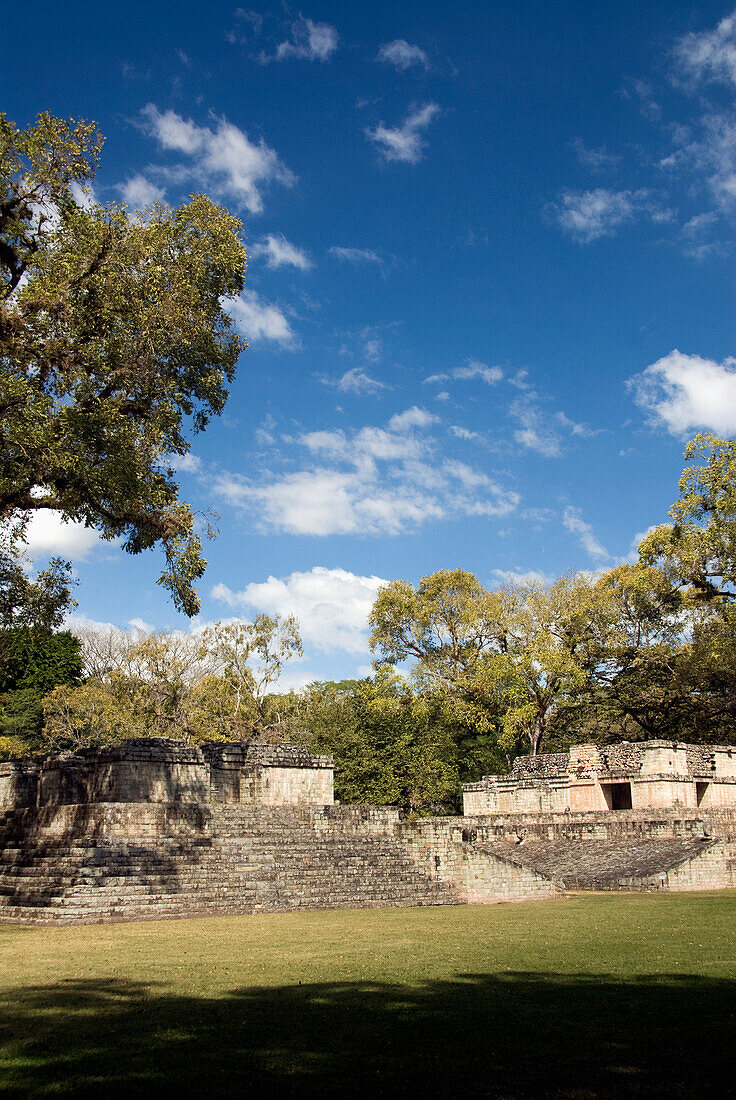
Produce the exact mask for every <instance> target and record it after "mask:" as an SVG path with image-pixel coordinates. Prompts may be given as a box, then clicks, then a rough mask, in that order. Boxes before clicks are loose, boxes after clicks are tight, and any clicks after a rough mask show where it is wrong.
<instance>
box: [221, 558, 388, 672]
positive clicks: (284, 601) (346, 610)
mask: <svg viewBox="0 0 736 1100" xmlns="http://www.w3.org/2000/svg"><path fill="white" fill-rule="evenodd" d="M385 583H386V582H385V581H384V580H383V578H382V577H376V576H371V577H364V576H360V575H358V574H355V573H350V572H348V571H347V570H345V569H326V568H325V567H324V566H320V565H317V566H315V567H314V568H313V569H310V570H309V572H304V573H291V574H290V575H289V576H288V577H284V578H279V577H273V576H270V577H269V578H268V580H267V581H263V582H261V583H253V584H249V585H247V586H246V587H245V588H244V589H242V591H240V592H233V591H231V590H230V589H229V588H228V587H227V586H226V585H224V584H218V585H216V586H215V587H214V588H213V590H212V596H213V598H214V599H217V600H220V601H222V602H223V603H225V604H226V605H227V606H228V607H231V608H239V607H249V608H255V609H256V611H259V612H264V613H266V614H268V615H282V616H283V615H296V617H297V619H298V620H299V626H300V631H301V635H302V639H303V641H304V643H305V645H309V646H313V647H314V648H315V649H319V650H322V651H329V650H334V649H338V650H342V651H343V652H346V653H367V652H368V615H369V614H370V611H371V608H372V607H373V604H374V602H375V600H376V596H377V594H378V589H379V588H380V587H381V585H383V584H385Z"/></svg>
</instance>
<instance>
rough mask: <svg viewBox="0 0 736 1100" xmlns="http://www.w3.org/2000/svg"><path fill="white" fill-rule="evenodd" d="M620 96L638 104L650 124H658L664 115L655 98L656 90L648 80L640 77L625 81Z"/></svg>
mask: <svg viewBox="0 0 736 1100" xmlns="http://www.w3.org/2000/svg"><path fill="white" fill-rule="evenodd" d="M619 95H621V96H622V97H623V98H624V99H628V100H629V101H632V102H634V103H637V104H638V106H639V111H640V112H641V114H642V115H643V116H644V118H647V119H649V121H650V122H656V121H657V119H659V118H660V117H661V115H662V108H661V106H660V105H659V103H657V101H656V99H655V98H654V88H652V86H651V84H650V83H649V81H648V80H642V79H641V78H638V77H637V78H633V79H632V78H629V79H627V80H625V81H624V84H623V87H622V88H621V89H620V91H619Z"/></svg>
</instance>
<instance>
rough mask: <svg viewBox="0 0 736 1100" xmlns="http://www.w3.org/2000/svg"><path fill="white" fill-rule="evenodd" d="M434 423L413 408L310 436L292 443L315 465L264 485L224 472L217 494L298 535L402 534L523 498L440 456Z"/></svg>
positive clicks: (506, 507) (504, 508)
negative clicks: (355, 427)
mask: <svg viewBox="0 0 736 1100" xmlns="http://www.w3.org/2000/svg"><path fill="white" fill-rule="evenodd" d="M436 420H437V418H436V417H434V416H433V415H432V414H431V413H428V412H426V411H425V410H424V409H418V408H416V407H414V408H411V409H407V410H406V411H405V412H404V413H399V414H397V415H396V416H395V417H392V419H391V420H390V421H389V424H388V426H387V427H386V428H380V427H374V426H366V427H363V428H361V429H360V430H359V431H355V432H352V433H347V432H345V431H342V430H339V429H338V430H332V431H314V432H307V433H305V434H304V435H302V436H301V437H299V438H298V439H297V440H289V441H288V442H290V443H292V444H296V445H298V446H301V447H303V448H304V449H305V450H306V451H307V452H308V454H309V455H310V456H311V458H312V460H313V462H314V463H315V464H314V465H312V464H309V465H307V466H306V467H305V468H302V469H300V470H297V471H295V472H293V471H292V472H289V473H287V474H283V475H281V476H273V475H271V476H270V478H260V479H258V480H256V479H250V478H246V477H242V476H239V475H237V474H230V473H223V474H221V475H220V476H219V477H217V478H215V479H214V482H213V489H214V491H215V492H216V493H218V494H219V495H220V496H222V497H223V498H224V499H226V500H227V501H228V502H229V503H230V504H231V505H233V506H236V507H242V508H245V509H247V510H249V511H251V512H252V513H253V515H254V517H255V518H256V522H258V523H259V524H260V526H261V527H262V528H264V529H266V530H268V529H276V530H282V531H287V532H289V533H291V534H299V535H335V534H342V535H380V534H385V535H396V534H399V533H401V532H403V531H407V530H412V529H416V528H417V527H419V526H421V525H422V524H424V523H426V522H428V521H430V520H440V519H446V518H451V517H453V516H458V515H474V516H499V515H505V514H507V513H508V512H511V511H514V510H515V509H516V507H517V506H518V504H519V500H520V497H519V495H518V493H515V492H513V491H511V490H507V489H504V488H502V487H501V486H499V485H498V484H497V483H495V482H494V481H493V480H492V479H491V478H489V477H488V476H487V475H486V474H485V473H483V472H481V471H477V470H474V469H473V468H472V467H470V466H468V465H466V464H465V463H461V462H457V461H455V460H452V459H446V460H444V461H443V460H440V461H437V460H436V459H435V458H434V450H435V441H434V439H433V438H432V437H431V436H430V435H427V434H424V432H426V429H427V428H429V427H430V426H431V425H432V424H433V423H435V422H436ZM420 431H422V434H417V433H418V432H420ZM290 461H291V460H290Z"/></svg>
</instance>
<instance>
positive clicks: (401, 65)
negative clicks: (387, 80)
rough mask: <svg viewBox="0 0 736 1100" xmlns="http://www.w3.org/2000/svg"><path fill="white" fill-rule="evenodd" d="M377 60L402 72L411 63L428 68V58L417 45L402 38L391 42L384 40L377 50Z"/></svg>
mask: <svg viewBox="0 0 736 1100" xmlns="http://www.w3.org/2000/svg"><path fill="white" fill-rule="evenodd" d="M377 60H378V61H385V62H386V63H387V64H388V65H393V66H394V68H395V69H400V70H401V71H402V72H403V71H405V70H406V69H410V68H411V66H412V65H423V66H424V68H425V69H428V68H429V58H428V57H427V55H426V53H425V52H424V50H423V49H421V48H420V47H419V46H413V45H411V44H410V43H409V42H407V41H406V40H405V39H404V38H395V39H394V41H393V42H385V43H384V44H383V46H381V48H380V50H379V51H378V57H377Z"/></svg>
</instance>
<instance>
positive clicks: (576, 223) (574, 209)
mask: <svg viewBox="0 0 736 1100" xmlns="http://www.w3.org/2000/svg"><path fill="white" fill-rule="evenodd" d="M637 196H639V198H641V197H643V192H632V191H608V190H606V189H605V188H603V187H597V188H596V189H595V190H594V191H566V192H565V193H564V194H563V196H562V200H561V204H560V205H559V206H557V207H556V208H555V212H556V215H557V220H558V222H559V223H560V225H561V226H562V228H563V229H564V230H565V231H566V232H568V233H570V234H571V235H572V236H573V237H574V238H575V239H576V240H578V241H580V242H582V243H584V244H589V243H590V242H591V241H595V240H598V238H599V237H608V236H611V235H612V234H613V233H615V231H616V230H617V229H618V228H619V226H621V225H623V223H624V222H627V221H631V219H632V218H633V217H634V214H635V213H636V210H637V205H638V202H639V199H638V198H637Z"/></svg>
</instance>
